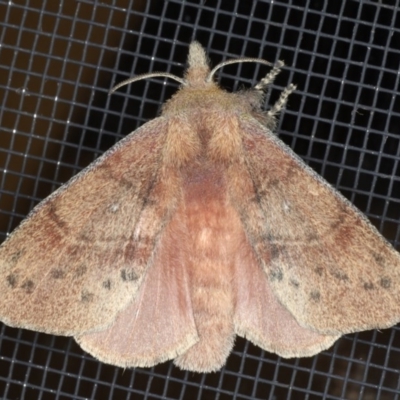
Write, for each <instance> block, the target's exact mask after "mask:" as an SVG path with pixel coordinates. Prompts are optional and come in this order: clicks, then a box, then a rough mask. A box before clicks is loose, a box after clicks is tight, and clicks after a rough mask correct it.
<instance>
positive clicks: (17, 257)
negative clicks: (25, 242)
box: [10, 249, 25, 264]
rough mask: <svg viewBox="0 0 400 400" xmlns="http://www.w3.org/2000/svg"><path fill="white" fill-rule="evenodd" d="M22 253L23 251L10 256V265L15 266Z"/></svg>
mask: <svg viewBox="0 0 400 400" xmlns="http://www.w3.org/2000/svg"><path fill="white" fill-rule="evenodd" d="M24 253H25V250H24V249H23V250H18V251H16V252H15V253H14V254H12V255H11V257H10V263H11V264H16V263H17V262H18V260H19V259H20V258H21V256H22V255H23V254H24Z"/></svg>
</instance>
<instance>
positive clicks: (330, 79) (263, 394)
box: [0, 0, 400, 400]
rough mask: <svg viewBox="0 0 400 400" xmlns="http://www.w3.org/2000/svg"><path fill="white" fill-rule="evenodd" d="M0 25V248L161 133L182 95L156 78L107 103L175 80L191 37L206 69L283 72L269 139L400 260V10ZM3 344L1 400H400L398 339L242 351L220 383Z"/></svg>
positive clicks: (287, 4) (85, 14)
mask: <svg viewBox="0 0 400 400" xmlns="http://www.w3.org/2000/svg"><path fill="white" fill-rule="evenodd" d="M0 16H1V17H0V18H1V21H0V27H1V29H0V101H1V107H0V129H1V133H0V171H1V173H0V182H1V183H0V185H1V186H0V242H1V241H3V239H4V238H5V237H6V234H7V233H10V232H11V231H12V230H13V229H14V228H15V227H16V226H17V225H18V224H19V223H20V222H21V220H22V219H23V218H24V217H25V216H26V215H27V213H28V212H29V210H31V209H32V208H33V206H34V205H35V204H37V203H38V202H39V201H40V200H41V199H43V198H44V197H46V196H47V195H49V194H50V193H51V192H52V191H53V190H54V189H56V188H57V187H59V186H60V185H61V184H62V183H64V182H66V181H67V180H68V179H69V178H70V177H71V176H73V175H74V174H76V173H77V172H78V171H80V170H81V169H82V168H83V167H85V166H87V165H88V164H89V163H90V162H92V161H93V160H94V159H96V158H97V157H98V156H99V155H100V154H102V153H103V152H104V151H105V150H107V149H108V148H110V147H111V146H112V145H113V144H114V143H116V142H117V141H118V140H120V139H121V138H122V137H124V136H125V135H127V134H128V133H129V132H131V131H132V130H134V129H136V128H137V127H138V126H139V125H141V124H143V123H144V122H146V121H148V120H149V119H152V118H154V117H155V116H156V115H157V114H158V113H159V111H160V107H161V105H162V103H163V102H164V101H165V100H166V99H168V98H169V97H170V96H171V95H172V94H173V93H174V91H175V90H176V88H177V86H178V84H177V83H176V82H174V81H171V80H164V79H163V78H156V79H151V80H146V81H142V82H137V83H135V84H133V85H131V86H127V87H125V88H123V89H121V90H119V91H118V92H117V93H116V94H114V95H112V96H107V92H108V90H109V89H110V88H111V87H112V86H113V85H114V84H115V83H117V82H119V81H121V80H123V79H126V78H127V77H129V76H133V75H137V74H140V73H144V72H154V71H168V72H171V73H174V74H176V75H178V76H182V73H183V71H184V68H185V63H186V57H187V51H188V44H189V43H190V41H191V40H192V39H194V38H196V39H197V40H199V41H200V42H201V43H202V44H203V46H204V47H205V48H206V50H207V52H208V54H209V57H210V59H211V60H212V63H213V65H215V64H217V63H218V62H220V61H222V60H225V59H229V58H237V57H240V56H247V57H261V58H264V59H267V60H269V61H271V62H275V61H277V60H278V59H281V60H284V61H285V63H286V66H285V68H284V69H283V71H282V72H281V74H280V75H279V76H278V78H277V79H276V81H275V83H274V85H273V87H272V90H271V91H270V92H269V93H268V96H267V106H268V104H270V105H271V104H273V102H274V101H275V100H276V99H277V98H278V96H279V92H280V91H281V90H282V89H283V88H284V87H285V86H287V85H288V84H289V83H290V82H293V83H295V84H297V91H296V92H295V93H294V94H292V95H291V97H290V98H289V101H288V105H287V108H286V109H285V110H284V111H283V112H282V113H281V117H280V121H279V125H278V129H277V134H278V135H279V137H280V138H281V139H282V140H283V141H284V142H285V143H287V144H288V145H289V146H290V147H291V148H293V149H294V151H295V152H296V153H297V154H298V155H299V156H301V157H302V158H303V159H304V161H305V162H306V163H308V164H309V165H310V166H311V167H312V168H314V169H315V170H316V171H317V172H318V173H320V174H321V175H322V176H324V177H325V178H326V179H327V180H328V181H329V182H330V183H331V184H332V185H333V186H335V187H336V188H338V190H340V191H341V192H342V193H343V194H344V195H345V196H346V197H348V198H349V199H350V201H351V202H353V203H354V204H355V205H356V206H357V207H359V208H360V210H361V211H362V212H364V213H365V214H366V215H367V216H368V217H369V218H370V220H371V221H372V223H373V224H374V225H375V226H377V228H378V229H379V230H380V232H382V234H383V235H384V236H385V237H386V238H387V239H388V240H389V241H391V243H393V244H394V245H395V247H396V248H397V249H399V248H400V224H399V220H400V167H399V162H400V97H399V96H398V92H399V80H400V74H399V69H400V11H399V1H386V0H385V1H367V0H361V1H352V0H347V1H343V2H342V1H337V0H328V1H322V0H319V1H317V0H309V1H300V0H297V1H287V0H274V1H273V2H272V1H233V0H229V1H223V0H220V1H217V0H204V1H194V0H193V1H172V0H171V1H168V0H159V1H155V0H152V1H145V0H141V1H134V0H118V1H116V0H115V1H111V0H104V1H101V2H100V1H98V2H97V1H89V0H87V1H72V0H70V1H64V2H63V1H61V2H57V1H53V0H51V1H50V0H47V1H43V0H40V1H39V0H38V1H28V0H26V1H22V0H13V1H12V2H9V1H5V0H1V1H0ZM267 71H268V68H266V67H265V66H262V65H259V64H241V65H233V66H227V67H225V68H223V69H222V70H221V71H219V72H218V73H217V77H216V79H218V80H219V81H220V83H221V85H222V87H223V88H225V89H227V90H230V91H231V90H237V89H240V88H242V87H249V86H251V85H254V84H256V82H257V81H258V80H259V79H261V78H262V77H263V76H264V75H265V74H266V72H267ZM299 195H301V193H299ZM83 212H84V210H83ZM339 251H340V249H339ZM38 256H40V255H38ZM0 295H1V294H0ZM360 312H362V311H360ZM0 340H1V342H0V346H1V349H0V397H1V399H10V400H11V399H12V400H14V399H15V400H16V399H39V398H40V399H105V398H110V399H111V398H113V399H142V398H145V399H189V398H190V399H217V398H218V399H320V398H322V397H323V398H326V399H344V398H345V399H395V398H400V396H399V394H398V392H399V390H400V376H399V370H400V330H399V328H398V327H394V328H392V329H387V330H383V331H369V332H362V333H358V334H353V335H347V336H345V337H343V338H341V339H340V340H339V341H338V342H337V343H336V344H335V345H334V346H333V347H332V348H331V349H329V350H328V351H324V352H322V353H320V354H319V355H317V356H315V357H311V358H304V359H291V360H285V359H281V358H279V357H277V356H275V355H274V354H270V353H266V352H263V351H262V350H260V349H259V348H257V347H255V346H253V345H252V344H250V343H249V342H247V341H246V340H243V339H238V340H237V342H236V346H235V348H234V351H233V353H232V354H231V356H230V357H229V359H228V363H227V365H226V366H225V368H224V369H223V370H222V371H220V372H218V373H213V374H206V375H202V374H194V373H188V372H183V371H180V370H179V369H177V368H176V367H174V366H173V365H172V363H170V362H167V363H164V364H162V365H158V366H157V367H155V368H153V369H140V368H137V369H134V370H132V369H126V370H124V369H121V368H116V367H112V366H109V365H105V364H102V363H100V362H97V361H96V360H94V359H93V358H92V357H90V356H89V355H87V354H85V353H84V352H83V351H82V350H81V349H80V348H79V347H78V345H77V344H76V343H75V342H74V340H73V339H70V338H63V337H55V336H51V335H45V334H39V333H36V332H30V331H26V330H19V329H13V328H9V327H6V326H4V325H2V324H0Z"/></svg>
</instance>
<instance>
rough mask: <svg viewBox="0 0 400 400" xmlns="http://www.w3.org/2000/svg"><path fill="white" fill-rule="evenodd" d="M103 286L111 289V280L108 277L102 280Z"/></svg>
mask: <svg viewBox="0 0 400 400" xmlns="http://www.w3.org/2000/svg"><path fill="white" fill-rule="evenodd" d="M103 288H104V289H108V290H110V289H111V281H110V279H107V280H106V281H104V282H103Z"/></svg>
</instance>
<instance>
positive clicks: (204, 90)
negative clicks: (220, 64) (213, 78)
mask: <svg viewBox="0 0 400 400" xmlns="http://www.w3.org/2000/svg"><path fill="white" fill-rule="evenodd" d="M252 94H254V96H252ZM249 96H250V97H254V99H255V101H253V102H251V101H250V102H249ZM261 101H262V98H261V96H258V94H257V93H256V92H253V91H247V92H238V93H229V92H226V91H224V90H222V89H220V88H219V87H218V86H217V85H216V84H215V83H214V82H204V84H203V85H202V86H195V87H192V86H187V87H183V88H181V89H180V90H179V91H178V92H177V93H176V94H175V95H174V96H173V97H172V98H171V99H170V100H169V101H168V102H167V103H166V104H165V105H164V107H163V116H173V115H184V114H185V115H192V113H198V112H200V113H201V112H204V113H210V112H211V113H212V112H214V111H215V112H219V113H224V114H242V113H251V112H252V109H253V107H254V106H256V107H258V106H259V104H260V103H261ZM254 103H255V104H254Z"/></svg>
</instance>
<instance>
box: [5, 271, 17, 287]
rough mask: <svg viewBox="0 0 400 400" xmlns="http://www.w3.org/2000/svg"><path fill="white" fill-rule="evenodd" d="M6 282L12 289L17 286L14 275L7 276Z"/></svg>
mask: <svg viewBox="0 0 400 400" xmlns="http://www.w3.org/2000/svg"><path fill="white" fill-rule="evenodd" d="M6 280H7V283H8V284H9V285H10V286H11V287H12V288H15V287H16V286H17V283H18V279H17V275H15V274H10V275H7V278H6Z"/></svg>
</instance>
